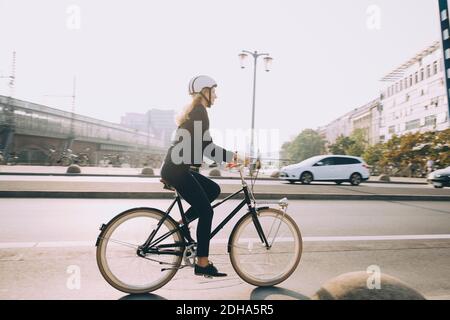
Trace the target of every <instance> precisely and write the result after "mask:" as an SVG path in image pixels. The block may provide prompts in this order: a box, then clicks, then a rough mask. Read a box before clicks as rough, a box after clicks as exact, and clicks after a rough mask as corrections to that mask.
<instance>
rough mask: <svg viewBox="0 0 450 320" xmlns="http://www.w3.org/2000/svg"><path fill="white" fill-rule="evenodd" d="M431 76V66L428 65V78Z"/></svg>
mask: <svg viewBox="0 0 450 320" xmlns="http://www.w3.org/2000/svg"><path fill="white" fill-rule="evenodd" d="M429 77H431V66H430V65H427V78H429Z"/></svg>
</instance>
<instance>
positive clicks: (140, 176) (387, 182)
mask: <svg viewBox="0 0 450 320" xmlns="http://www.w3.org/2000/svg"><path fill="white" fill-rule="evenodd" d="M8 175H10V176H43V177H51V176H59V177H111V178H120V177H123V178H161V176H159V175H155V176H146V175H142V174H89V173H87V174H86V173H80V174H78V173H32V172H31V173H27V172H0V176H8ZM208 178H210V179H212V180H240V179H241V178H240V177H209V176H208ZM245 179H250V177H245ZM257 180H263V181H280V182H285V181H286V180H282V179H278V178H266V177H258V179H257ZM363 183H379V184H416V185H427V184H428V183H427V182H418V181H410V182H408V181H378V180H367V181H364V182H363Z"/></svg>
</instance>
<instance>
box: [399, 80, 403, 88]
mask: <svg viewBox="0 0 450 320" xmlns="http://www.w3.org/2000/svg"><path fill="white" fill-rule="evenodd" d="M400 91H403V81H402V80H400Z"/></svg>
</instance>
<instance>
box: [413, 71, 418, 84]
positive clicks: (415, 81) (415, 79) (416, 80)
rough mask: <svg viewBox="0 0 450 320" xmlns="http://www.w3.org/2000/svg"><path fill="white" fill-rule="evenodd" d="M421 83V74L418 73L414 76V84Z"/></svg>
mask: <svg viewBox="0 0 450 320" xmlns="http://www.w3.org/2000/svg"><path fill="white" fill-rule="evenodd" d="M418 82H419V72H416V73H415V74H414V83H418Z"/></svg>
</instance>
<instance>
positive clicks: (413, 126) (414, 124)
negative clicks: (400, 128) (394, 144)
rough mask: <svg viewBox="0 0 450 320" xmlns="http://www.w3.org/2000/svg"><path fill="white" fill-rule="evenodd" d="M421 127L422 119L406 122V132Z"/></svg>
mask: <svg viewBox="0 0 450 320" xmlns="http://www.w3.org/2000/svg"><path fill="white" fill-rule="evenodd" d="M419 127H420V119H416V120H412V121H408V122H406V125H405V130H413V129H417V128H419Z"/></svg>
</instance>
